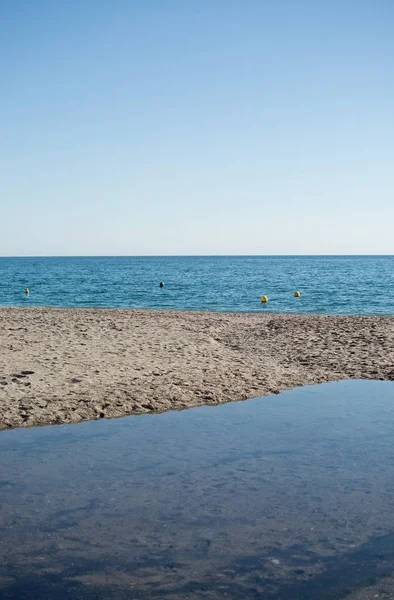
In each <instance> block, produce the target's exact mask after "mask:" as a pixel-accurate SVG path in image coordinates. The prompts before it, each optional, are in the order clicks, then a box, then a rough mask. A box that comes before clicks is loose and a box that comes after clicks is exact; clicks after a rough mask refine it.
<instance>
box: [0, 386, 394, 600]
mask: <svg viewBox="0 0 394 600" xmlns="http://www.w3.org/2000/svg"><path fill="white" fill-rule="evenodd" d="M0 460H1V464H0V499H1V504H0V529H1V531H0V534H1V543H0V598H1V599H3V598H7V599H8V598H15V599H18V600H21V599H29V600H35V599H40V600H42V599H48V600H49V599H50V600H53V599H63V598H67V599H71V600H76V599H78V600H85V599H107V598H108V599H112V598H113V599H126V598H127V599H133V600H146V599H159V600H160V599H161V598H163V599H170V600H175V599H176V600H181V599H182V600H184V599H194V598H196V599H199V598H209V599H219V598H220V599H221V598H228V599H232V600H241V599H242V600H244V599H251V598H262V599H267V598H268V599H277V600H297V599H302V600H309V599H312V598H313V599H319V600H333V599H339V598H347V599H349V600H355V599H359V600H369V599H370V598H371V599H372V598H384V599H386V600H387V599H390V598H394V383H390V382H360V381H353V382H351V381H346V382H340V383H331V384H326V385H321V386H313V387H307V388H300V389H297V390H294V391H291V392H285V393H283V394H280V395H279V396H273V397H267V398H262V399H257V400H249V401H247V402H239V403H233V404H227V405H225V406H219V407H202V408H197V409H192V410H188V411H185V412H174V413H165V414H162V415H144V416H136V417H128V418H124V419H119V420H112V421H107V420H103V421H98V422H91V423H83V424H78V425H65V426H55V427H43V428H38V429H23V430H14V431H6V432H2V433H0Z"/></svg>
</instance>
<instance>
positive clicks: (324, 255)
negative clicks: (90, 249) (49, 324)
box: [0, 253, 394, 259]
mask: <svg viewBox="0 0 394 600" xmlns="http://www.w3.org/2000/svg"><path fill="white" fill-rule="evenodd" d="M393 256H394V254H361V253H360V254H329V253H326V254H14V255H13V254H9V255H8V254H6V255H1V256H0V259H7V258H35V259H38V258H242V257H243V258H291V257H299V258H308V257H311V258H312V257H330V258H331V257H334V258H335V257H338V258H339V257H393Z"/></svg>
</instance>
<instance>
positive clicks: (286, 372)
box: [0, 308, 394, 429]
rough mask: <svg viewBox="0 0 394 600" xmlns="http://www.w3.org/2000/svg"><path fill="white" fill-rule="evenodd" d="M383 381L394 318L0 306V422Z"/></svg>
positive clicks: (389, 369) (392, 356)
mask: <svg viewBox="0 0 394 600" xmlns="http://www.w3.org/2000/svg"><path fill="white" fill-rule="evenodd" d="M347 378H357V379H388V380H394V318H391V317H361V316H354V317H338V316H311V315H274V314H269V313H265V314H239V313H233V314H223V313H207V312H204V313H199V312H180V311H149V310H109V309H102V310H101V309H52V308H26V309H25V308H2V309H0V429H5V428H10V427H21V426H24V427H26V426H27V427H29V426H33V425H45V424H55V423H74V422H78V421H81V420H85V419H99V418H105V417H120V416H125V415H129V414H138V413H146V412H151V411H154V412H158V411H160V412H161V411H166V410H170V409H184V408H188V407H190V406H198V405H201V404H221V403H225V402H230V401H233V400H244V399H247V398H253V397H257V396H263V395H266V394H271V393H278V392H280V391H282V390H285V389H288V388H292V387H295V386H301V385H306V384H313V383H322V382H326V381H335V380H339V379H347Z"/></svg>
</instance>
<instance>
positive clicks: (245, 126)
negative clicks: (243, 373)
mask: <svg viewBox="0 0 394 600" xmlns="http://www.w3.org/2000/svg"><path fill="white" fill-rule="evenodd" d="M0 28H1V35H0V72H1V94H0V108H1V112H0V115H1V116H0V119H1V129H0V131H1V138H0V139H1V144H0V163H1V176H0V255H69V254H70V255H72V254H81V255H83V254H88V255H94V254H282V253H283V254H304V253H305V254H316V253H317V254H331V253H332V254H336V253H339V254H353V253H361V254H363V253H366V254H368V253H377V254H379V253H382V254H383V253H386V254H393V253H394V35H393V31H394V2H393V0H368V1H364V0H341V1H338V0H330V1H328V0H269V1H268V0H139V1H136V0H111V1H110V0H107V1H102V0H56V1H54V0H34V2H33V1H31V0H15V1H13V0H3V2H1V3H0Z"/></svg>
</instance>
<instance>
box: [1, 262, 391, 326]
mask: <svg viewBox="0 0 394 600" xmlns="http://www.w3.org/2000/svg"><path fill="white" fill-rule="evenodd" d="M160 281H163V282H164V284H165V285H164V288H160V287H159V283H160ZM26 287H27V288H29V289H30V295H29V296H25V294H24V289H25V288H26ZM295 290H299V291H300V292H301V298H294V291H295ZM262 295H267V296H268V297H269V302H268V304H267V305H263V304H262V303H261V302H260V298H261V296H262ZM0 305H1V306H29V305H31V306H33V305H34V306H37V305H38V306H67V307H113V308H136V307H141V308H164V309H187V310H214V311H239V312H267V311H268V312H281V313H315V314H371V315H374V314H388V315H390V314H393V313H394V256H335V257H334V256H269V257H268V256H267V257H266V256H263V257H262V256H215V257H209V256H204V257H202V256H193V257H81V258H78V257H65V258H61V257H60V258H0Z"/></svg>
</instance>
